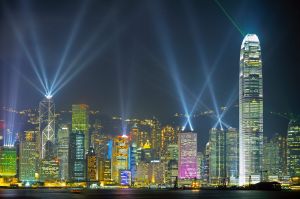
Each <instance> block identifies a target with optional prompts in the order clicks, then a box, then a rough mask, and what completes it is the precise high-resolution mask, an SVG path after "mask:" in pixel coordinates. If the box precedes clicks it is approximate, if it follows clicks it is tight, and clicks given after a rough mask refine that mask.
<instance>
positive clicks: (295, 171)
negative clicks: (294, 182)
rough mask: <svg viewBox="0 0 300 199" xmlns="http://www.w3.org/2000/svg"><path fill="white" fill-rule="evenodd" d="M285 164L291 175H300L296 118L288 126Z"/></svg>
mask: <svg viewBox="0 0 300 199" xmlns="http://www.w3.org/2000/svg"><path fill="white" fill-rule="evenodd" d="M287 165H288V172H289V175H290V176H291V177H300V123H299V121H298V120H296V119H292V120H291V121H290V123H289V126H288V135H287Z"/></svg>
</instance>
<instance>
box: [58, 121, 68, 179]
mask: <svg viewBox="0 0 300 199" xmlns="http://www.w3.org/2000/svg"><path fill="white" fill-rule="evenodd" d="M69 135H70V130H69V127H68V126H67V125H62V126H61V127H60V128H59V129H58V133H57V158H58V160H59V167H60V169H59V173H60V179H61V180H67V179H68V178H69V175H68V174H69Z"/></svg>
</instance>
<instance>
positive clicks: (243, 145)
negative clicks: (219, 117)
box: [239, 34, 263, 185]
mask: <svg viewBox="0 0 300 199" xmlns="http://www.w3.org/2000/svg"><path fill="white" fill-rule="evenodd" d="M262 154H263V76H262V61H261V48H260V42H259V40H258V37H257V36H256V35H255V34H247V35H246V36H245V38H244V40H243V42H242V45H241V53H240V75H239V162H240V163H239V184H240V185H245V184H248V183H257V182H259V181H260V180H261V175H260V174H261V170H262Z"/></svg>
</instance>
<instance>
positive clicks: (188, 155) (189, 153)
mask: <svg viewBox="0 0 300 199" xmlns="http://www.w3.org/2000/svg"><path fill="white" fill-rule="evenodd" d="M178 146H179V159H178V178H179V179H181V180H184V179H186V180H189V179H194V178H197V179H199V176H197V134H196V133H193V132H181V133H179V134H178Z"/></svg>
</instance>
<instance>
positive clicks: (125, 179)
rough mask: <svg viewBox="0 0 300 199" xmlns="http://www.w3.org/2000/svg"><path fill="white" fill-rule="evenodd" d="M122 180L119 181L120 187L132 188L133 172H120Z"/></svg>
mask: <svg viewBox="0 0 300 199" xmlns="http://www.w3.org/2000/svg"><path fill="white" fill-rule="evenodd" d="M119 176H120V179H119V182H120V185H121V186H130V185H131V183H132V182H131V179H132V176H131V171H128V170H120V175H119Z"/></svg>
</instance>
